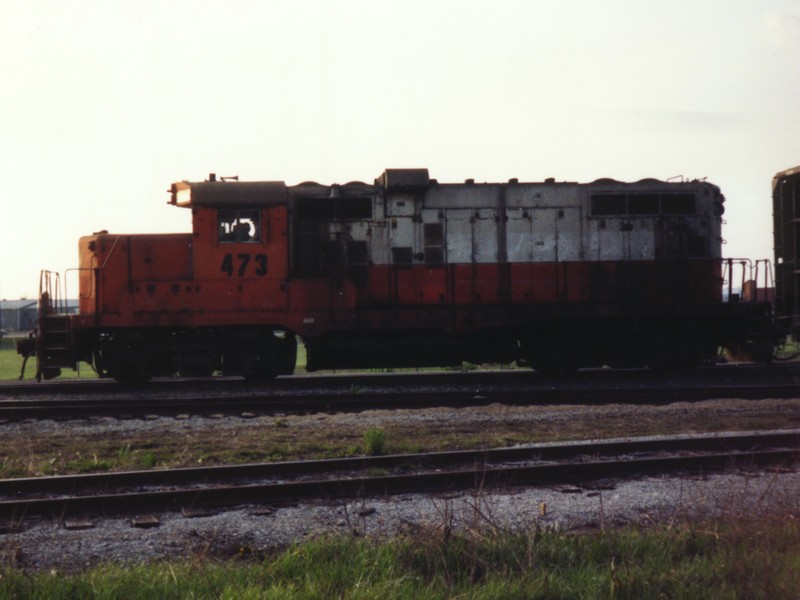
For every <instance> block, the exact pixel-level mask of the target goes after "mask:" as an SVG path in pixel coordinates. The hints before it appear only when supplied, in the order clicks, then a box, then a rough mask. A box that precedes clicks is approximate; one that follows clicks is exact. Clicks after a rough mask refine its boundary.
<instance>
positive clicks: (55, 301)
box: [38, 269, 63, 319]
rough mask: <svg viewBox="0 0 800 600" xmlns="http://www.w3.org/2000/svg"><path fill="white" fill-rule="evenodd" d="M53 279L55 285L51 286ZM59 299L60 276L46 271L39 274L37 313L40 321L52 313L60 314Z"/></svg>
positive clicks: (60, 303) (60, 304) (54, 272)
mask: <svg viewBox="0 0 800 600" xmlns="http://www.w3.org/2000/svg"><path fill="white" fill-rule="evenodd" d="M54 277H55V280H56V282H55V285H53V281H52V280H53V278H54ZM62 304H63V301H62V298H61V275H59V273H58V272H57V271H48V270H46V269H44V270H42V271H40V272H39V307H38V313H39V318H40V319H41V318H42V317H43V316H45V315H49V314H51V313H53V312H56V313H58V312H60V310H59V309H61V308H62Z"/></svg>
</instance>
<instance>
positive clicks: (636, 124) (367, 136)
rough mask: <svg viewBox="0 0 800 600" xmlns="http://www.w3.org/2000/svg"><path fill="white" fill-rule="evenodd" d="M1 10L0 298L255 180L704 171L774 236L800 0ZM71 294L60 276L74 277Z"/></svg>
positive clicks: (792, 130) (39, 4)
mask: <svg viewBox="0 0 800 600" xmlns="http://www.w3.org/2000/svg"><path fill="white" fill-rule="evenodd" d="M0 14H1V15H2V16H1V17H0V70H1V72H2V80H1V81H2V83H1V84H0V85H1V86H2V87H0V89H2V97H1V98H2V100H0V103H1V106H0V174H2V184H1V185H2V187H1V188H0V189H1V190H2V208H3V210H2V219H0V228H2V234H0V256H2V263H1V264H0V297H2V298H9V299H11V298H17V297H20V296H28V297H34V296H35V295H36V293H37V289H38V272H39V270H40V269H44V268H47V269H51V270H57V271H62V272H63V271H64V270H65V269H67V268H70V267H74V266H77V240H78V237H79V236H81V235H85V234H89V233H91V232H93V231H98V230H100V229H107V230H109V231H111V232H112V233H139V232H167V231H188V230H189V228H190V213H189V211H187V210H184V209H179V208H176V207H172V206H168V205H167V204H166V201H167V199H168V195H167V194H166V190H167V188H168V187H169V185H170V183H172V182H173V181H178V180H182V179H189V180H202V179H204V178H206V177H207V176H208V173H209V172H216V173H218V174H219V175H239V176H240V178H241V179H244V180H284V181H286V182H287V183H288V184H290V185H293V184H297V183H300V182H302V181H306V180H315V181H319V182H322V183H345V182H347V181H351V180H362V181H372V180H373V179H374V178H375V177H377V176H378V175H379V174H380V173H381V172H382V171H383V169H384V168H387V167H427V168H428V169H429V170H430V173H431V177H434V178H437V179H438V180H439V181H442V182H450V181H463V180H464V179H466V178H474V179H475V180H476V181H507V180H508V179H509V178H512V177H516V178H518V179H519V180H520V181H540V180H543V179H545V178H548V177H555V178H556V179H558V180H569V181H581V182H587V181H592V180H594V179H597V178H600V177H613V178H615V179H620V180H638V179H641V178H645V177H656V178H659V179H667V178H670V177H674V176H684V177H686V178H703V177H707V178H708V180H709V181H712V182H713V183H716V184H717V185H719V186H720V187H721V188H722V191H723V193H724V194H725V196H726V197H727V203H726V207H727V212H726V215H725V218H726V220H727V223H728V224H727V225H726V226H725V228H724V235H725V238H726V239H727V245H726V246H725V249H724V252H725V255H726V256H730V257H750V258H764V257H771V255H772V241H771V236H772V223H771V201H770V184H771V178H772V176H773V175H774V174H775V173H776V172H777V171H780V170H783V169H786V168H789V167H792V166H796V165H800V4H798V2H797V0H692V1H688V0H687V1H669V0H663V1H662V2H658V3H651V2H641V1H639V0H631V1H624V0H607V1H598V0H554V1H552V2H549V1H534V0H492V1H491V2H489V1H475V0H440V1H435V0H426V1H421V0H402V1H400V0H398V1H394V0H392V1H381V0H370V1H366V0H364V1H360V0H341V1H334V0H331V1H327V2H326V1H324V0H291V1H286V2H278V1H256V0H253V1H249V2H245V1H236V0H225V1H224V2H222V1H220V2H213V1H206V2H202V1H191V2H189V1H182V0H181V1H169V0H154V1H148V0H136V1H132V2H126V1H120V0H114V1H111V2H102V1H100V0H97V1H92V2H89V1H81V0H70V1H69V2H63V1H56V0H50V1H47V0H39V1H37V0H25V1H13V0H12V1H9V2H5V3H3V6H2V13H0ZM75 292H76V290H75V289H74V287H73V289H71V290H68V294H69V295H70V296H74V295H75Z"/></svg>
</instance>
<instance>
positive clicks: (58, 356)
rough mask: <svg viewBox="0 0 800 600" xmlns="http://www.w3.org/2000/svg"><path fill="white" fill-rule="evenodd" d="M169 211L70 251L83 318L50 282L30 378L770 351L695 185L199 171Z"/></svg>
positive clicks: (679, 359) (682, 358)
mask: <svg viewBox="0 0 800 600" xmlns="http://www.w3.org/2000/svg"><path fill="white" fill-rule="evenodd" d="M170 203H171V204H172V205H173V206H175V207H177V208H181V209H184V210H187V211H189V212H190V214H191V219H192V231H191V233H175V234H119V233H109V232H107V231H100V232H97V233H94V234H92V235H88V236H85V237H82V238H80V240H79V243H78V259H79V266H78V268H77V279H78V281H79V312H78V313H77V314H73V315H67V314H64V313H63V311H62V309H61V308H60V306H61V303H62V301H61V295H62V291H61V285H60V283H59V277H58V275H57V274H54V273H49V272H43V273H42V275H41V278H40V296H41V298H40V318H39V324H38V327H37V330H36V332H35V333H34V335H33V336H32V337H31V338H30V339H29V340H27V341H25V342H23V344H22V345H23V347H21V348H20V352H21V353H23V354H28V355H34V354H35V356H36V358H37V377H44V378H51V377H54V376H57V375H58V374H59V373H60V370H61V369H63V368H69V369H75V368H76V365H77V363H78V362H79V361H84V362H87V363H89V364H90V365H91V366H92V367H93V368H94V369H95V370H96V371H97V373H98V374H99V375H100V376H101V377H112V378H115V379H117V380H120V381H142V380H146V379H148V378H151V377H157V376H183V377H188V376H206V375H211V374H212V373H221V374H224V375H240V376H244V377H246V378H253V379H269V378H272V377H275V376H276V375H281V374H288V373H291V372H292V371H293V369H294V366H295V361H296V352H297V344H298V340H299V341H300V342H301V343H303V344H305V348H306V352H307V369H308V370H310V371H313V370H317V369H359V368H390V367H427V366H453V365H461V364H462V363H463V362H464V361H467V362H471V363H501V364H509V363H517V364H520V365H528V366H530V367H532V368H533V369H536V370H538V371H542V372H550V373H552V372H563V371H569V370H573V369H576V368H579V367H588V366H600V365H608V366H611V367H644V366H649V367H651V368H655V369H662V368H676V367H694V366H697V365H702V364H713V362H714V361H715V360H716V358H717V355H718V351H719V349H720V348H730V349H734V350H736V351H738V352H748V353H749V354H750V355H751V356H755V357H757V358H766V357H768V355H769V354H770V351H769V350H770V349H771V347H772V345H773V344H774V343H775V339H776V338H775V328H774V323H773V321H774V315H773V308H772V302H771V298H770V297H769V296H768V294H767V288H769V287H770V285H769V283H770V281H769V277H770V274H771V270H770V267H771V266H770V264H769V263H768V261H757V262H755V263H753V262H750V261H747V260H734V259H723V257H722V253H721V249H722V243H723V240H722V232H721V227H722V222H723V219H722V215H723V212H724V196H723V195H722V193H721V192H720V189H719V188H718V187H717V186H715V185H712V184H711V183H708V182H706V181H697V180H693V181H684V180H680V181H659V180H655V179H645V180H641V181H636V182H628V183H625V182H620V181H615V180H612V179H600V180H597V181H593V182H591V183H575V182H557V181H555V180H553V179H548V180H546V181H543V182H529V183H524V182H519V181H517V180H516V179H512V180H510V181H508V182H504V183H476V182H475V181H473V180H467V181H466V182H464V183H439V182H438V181H437V180H435V179H431V178H430V176H429V173H428V170H427V169H387V170H386V171H385V172H384V173H382V174H381V175H380V176H379V177H378V178H377V179H376V180H375V181H374V182H373V183H371V184H368V183H363V182H350V183H346V184H332V185H322V184H318V183H314V182H305V183H301V184H299V185H286V184H285V183H284V182H281V181H260V182H240V181H238V180H231V179H230V178H220V179H217V177H216V176H215V175H214V174H211V175H210V176H209V178H208V180H206V181H201V182H188V181H181V182H178V183H175V184H173V185H172V186H171V190H170ZM784 264H786V263H785V262H784ZM780 273H781V271H780V270H779V274H780ZM762 279H763V282H762V281H761V280H762ZM779 281H780V280H779ZM794 281H796V275H795V276H794ZM783 299H784V300H785V301H788V300H789V299H790V297H789V296H786V295H784V296H783Z"/></svg>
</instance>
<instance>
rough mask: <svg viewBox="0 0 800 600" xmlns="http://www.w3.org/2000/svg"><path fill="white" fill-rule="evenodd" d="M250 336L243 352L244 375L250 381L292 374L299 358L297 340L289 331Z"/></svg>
mask: <svg viewBox="0 0 800 600" xmlns="http://www.w3.org/2000/svg"><path fill="white" fill-rule="evenodd" d="M279 333H281V334H282V335H281V337H278V336H277V335H275V332H269V333H267V334H264V335H253V336H248V338H249V339H246V340H245V344H244V352H243V356H242V358H243V360H242V362H243V364H244V369H243V373H242V374H243V375H244V378H245V379H248V380H250V381H269V380H271V379H275V377H277V376H278V375H291V374H292V373H293V372H294V367H295V362H296V360H297V341H296V339H295V337H294V335H292V334H290V333H289V332H279Z"/></svg>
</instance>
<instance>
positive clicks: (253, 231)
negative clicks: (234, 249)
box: [218, 209, 261, 244]
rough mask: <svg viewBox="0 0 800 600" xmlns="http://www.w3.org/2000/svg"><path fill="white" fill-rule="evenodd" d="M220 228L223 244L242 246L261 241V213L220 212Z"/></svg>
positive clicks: (244, 210) (246, 210)
mask: <svg viewBox="0 0 800 600" xmlns="http://www.w3.org/2000/svg"><path fill="white" fill-rule="evenodd" d="M218 226H219V227H218V231H219V241H220V242H221V243H237V244H242V243H251V242H260V241H261V213H260V212H259V211H258V210H252V209H238V210H220V211H218Z"/></svg>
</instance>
